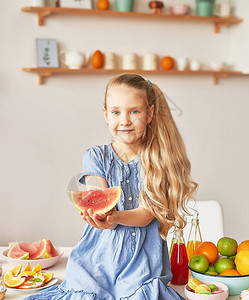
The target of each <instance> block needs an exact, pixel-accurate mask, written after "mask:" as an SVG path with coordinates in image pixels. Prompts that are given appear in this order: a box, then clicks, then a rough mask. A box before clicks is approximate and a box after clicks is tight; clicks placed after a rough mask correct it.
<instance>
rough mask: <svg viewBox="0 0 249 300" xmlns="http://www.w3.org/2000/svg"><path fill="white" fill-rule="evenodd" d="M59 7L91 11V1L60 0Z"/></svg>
mask: <svg viewBox="0 0 249 300" xmlns="http://www.w3.org/2000/svg"><path fill="white" fill-rule="evenodd" d="M60 7H67V8H83V9H92V8H93V7H92V0H60Z"/></svg>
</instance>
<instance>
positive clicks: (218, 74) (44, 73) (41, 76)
mask: <svg viewBox="0 0 249 300" xmlns="http://www.w3.org/2000/svg"><path fill="white" fill-rule="evenodd" d="M22 70H23V71H25V72H31V73H37V75H38V82H39V84H44V83H45V78H46V77H49V76H52V75H53V74H95V75H96V74H119V73H125V72H127V73H136V74H141V75H145V74H147V75H186V76H189V75H196V76H202V75H210V76H212V77H213V84H218V81H219V79H220V78H227V77H229V76H235V75H244V74H243V72H240V71H212V70H200V71H189V70H186V71H178V70H168V71H167V70H157V71H146V70H122V69H115V70H105V69H90V68H85V69H65V68H23V69H22Z"/></svg>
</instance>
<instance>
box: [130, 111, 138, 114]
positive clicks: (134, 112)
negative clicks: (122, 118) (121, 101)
mask: <svg viewBox="0 0 249 300" xmlns="http://www.w3.org/2000/svg"><path fill="white" fill-rule="evenodd" d="M131 113H132V114H138V113H139V111H138V110H133V111H132V112H131Z"/></svg>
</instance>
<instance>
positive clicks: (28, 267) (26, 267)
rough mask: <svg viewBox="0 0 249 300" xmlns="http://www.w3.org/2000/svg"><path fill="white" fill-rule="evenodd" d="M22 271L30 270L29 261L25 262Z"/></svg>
mask: <svg viewBox="0 0 249 300" xmlns="http://www.w3.org/2000/svg"><path fill="white" fill-rule="evenodd" d="M23 271H31V266H30V264H29V263H27V264H26V266H25V267H24V269H23Z"/></svg>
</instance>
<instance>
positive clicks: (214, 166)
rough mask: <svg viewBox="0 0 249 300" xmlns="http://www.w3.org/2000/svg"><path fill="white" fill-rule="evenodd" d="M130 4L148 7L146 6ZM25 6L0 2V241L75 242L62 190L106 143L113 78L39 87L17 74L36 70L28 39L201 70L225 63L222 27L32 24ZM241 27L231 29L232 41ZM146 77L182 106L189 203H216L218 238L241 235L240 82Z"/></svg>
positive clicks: (57, 79)
mask: <svg viewBox="0 0 249 300" xmlns="http://www.w3.org/2000/svg"><path fill="white" fill-rule="evenodd" d="M242 2H244V1H240V3H242ZM136 3H137V6H136V9H141V10H143V11H147V10H148V9H147V5H145V3H147V1H141V0H140V1H139V0H137V2H136ZM167 3H168V1H167ZM27 5H28V1H20V0H12V1H9V0H1V2H0V36H1V44H0V53H1V54H0V55H1V56H0V59H1V68H0V144H1V147H0V180H1V184H0V190H1V200H0V201H1V206H0V228H1V234H0V245H7V244H8V242H10V241H13V240H27V241H33V240H37V239H41V238H44V237H50V238H51V240H52V241H53V242H54V244H55V245H58V246H59V245H65V246H68V245H74V244H75V243H76V242H77V240H78V239H79V237H80V235H81V232H82V229H83V226H84V225H83V221H82V220H81V218H80V216H79V214H78V212H77V211H76V209H75V208H74V207H73V205H72V204H71V203H70V200H69V198H68V196H67V185H68V182H69V180H70V179H71V178H72V177H73V176H74V175H75V174H77V173H79V172H80V171H81V167H82V155H83V153H84V151H85V150H86V149H87V148H88V147H90V146H92V145H95V144H103V143H109V141H110V138H109V134H108V131H107V128H106V126H105V123H104V120H103V117H102V104H103V98H104V90H105V85H106V83H107V81H108V80H109V79H110V78H111V76H110V75H94V74H89V75H75V76H71V75H70V76H67V75H58V76H53V77H51V78H48V79H47V81H46V84H45V85H38V84H37V77H36V76H35V75H33V74H29V73H25V72H23V71H22V70H21V69H22V67H33V66H36V54H35V39H36V38H56V39H57V41H58V43H59V46H60V49H73V48H76V49H79V50H81V51H82V52H86V51H91V52H93V51H95V50H96V49H100V50H102V51H108V50H110V51H114V52H116V53H117V54H122V53H123V52H126V51H134V52H136V53H138V54H139V55H142V54H144V53H145V52H147V51H149V50H151V51H154V52H156V53H158V54H159V55H160V56H164V55H171V56H173V57H177V56H181V55H185V54H186V55H187V56H189V57H191V58H197V59H199V60H201V61H202V62H203V63H205V64H206V63H208V62H209V61H211V60H223V59H224V58H228V57H229V51H228V46H229V38H230V34H229V29H228V28H226V27H224V28H221V33H220V34H214V33H213V27H212V25H211V24H201V23H195V22H193V23H192V22H189V23H184V22H174V21H172V22H169V21H165V22H162V21H160V20H159V21H150V20H147V21H146V20H145V19H139V20H135V19H128V20H127V19H121V18H120V19H115V18H113V19H112V18H110V19H107V18H101V17H87V16H85V17H77V16H69V15H68V16H66V15H65V16H62V15H58V16H52V17H50V18H47V19H45V23H46V25H45V26H42V27H38V26H37V17H36V16H35V15H33V14H28V13H22V12H21V11H20V9H21V7H22V6H27ZM247 7H248V6H247ZM245 17H247V20H248V19H249V15H247V16H245ZM242 26H243V25H238V26H237V25H236V30H237V31H238V32H237V34H238V35H239V34H240V28H241V30H244V29H243V27H242ZM240 42H242V43H243V41H240ZM238 45H241V44H238ZM240 49H242V47H241V46H240ZM148 78H149V79H150V80H151V81H153V82H156V83H157V84H158V85H159V86H160V87H161V88H162V90H163V91H165V92H166V93H167V94H168V95H169V96H170V97H171V98H172V100H173V102H174V103H175V104H176V105H177V106H178V107H179V108H180V109H181V110H182V115H181V116H179V115H178V112H173V114H174V116H175V119H176V122H177V124H178V126H179V128H180V130H181V132H182V135H183V137H184V140H185V142H186V147H187V149H188V153H189V157H190V159H191V161H192V167H193V178H194V179H195V180H196V181H197V182H198V183H199V190H198V194H197V199H199V200H206V199H216V200H218V201H220V203H221V205H222V207H223V212H224V223H225V233H226V235H228V236H231V237H234V238H236V239H237V240H238V241H241V240H243V239H248V238H249V236H248V232H247V228H248V225H249V224H248V222H249V221H248V216H247V213H248V206H249V205H248V183H247V180H248V169H249V158H248V152H249V151H248V150H249V133H248V121H247V120H248V111H249V103H248V78H247V77H231V78H228V79H222V80H220V83H219V85H216V86H214V85H212V79H211V78H210V77H205V76H203V77H201V76H200V77H196V76H193V77H192V76H191V77H190V76H189V77H187V76H183V77H180V76H179V77H178V76H163V75H153V76H149V77H148ZM171 105H173V104H172V103H171ZM210 222H212V219H210Z"/></svg>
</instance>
